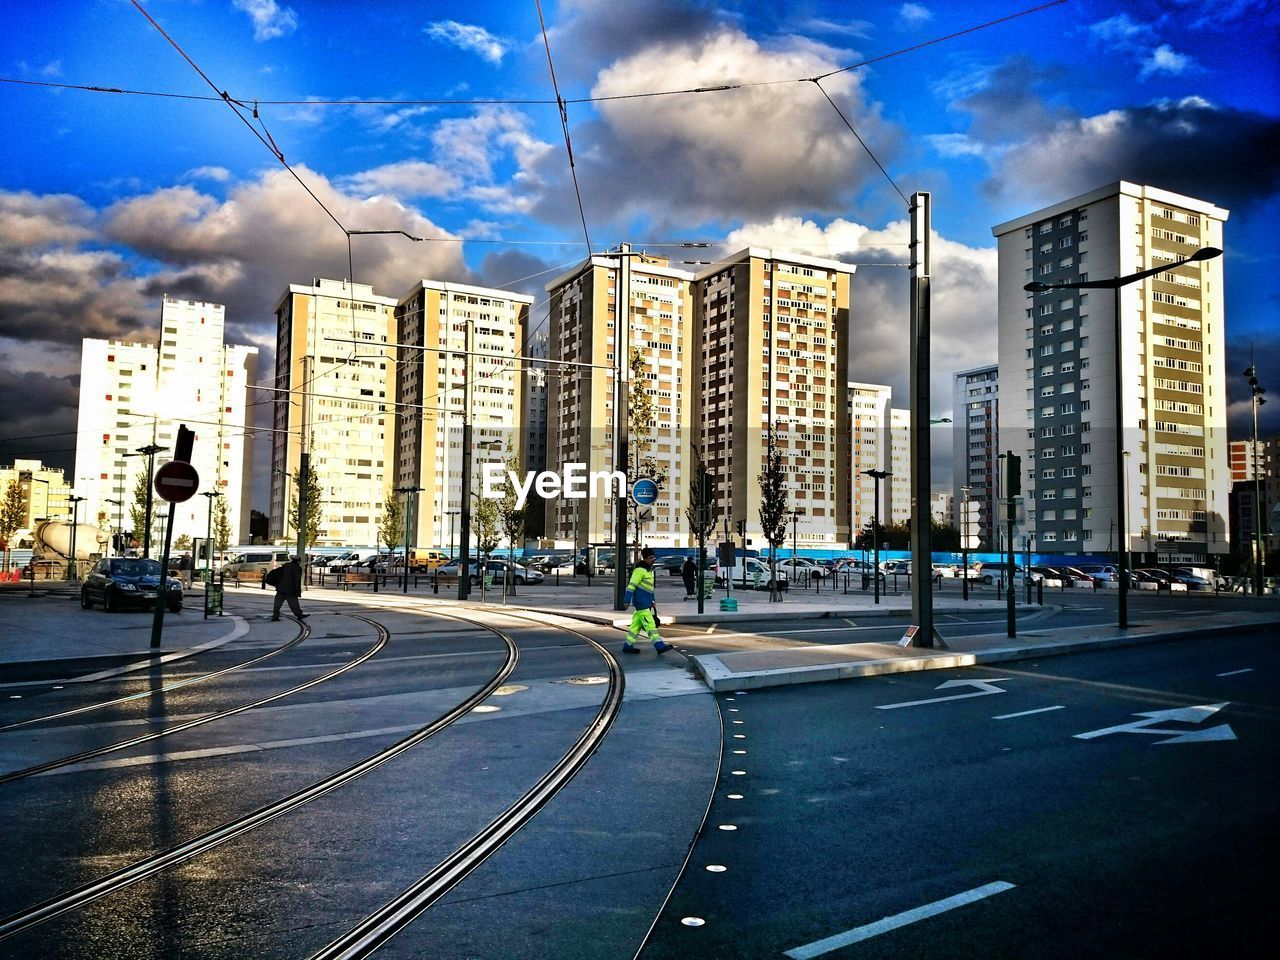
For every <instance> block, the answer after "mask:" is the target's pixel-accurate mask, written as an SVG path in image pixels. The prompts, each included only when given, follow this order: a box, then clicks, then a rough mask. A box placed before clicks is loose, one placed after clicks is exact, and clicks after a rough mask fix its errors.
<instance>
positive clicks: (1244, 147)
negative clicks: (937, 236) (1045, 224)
mask: <svg viewBox="0 0 1280 960" xmlns="http://www.w3.org/2000/svg"><path fill="white" fill-rule="evenodd" d="M1122 179H1123V180H1129V181H1132V182H1136V183H1147V184H1151V185H1153V186H1158V187H1161V188H1163V189H1166V190H1172V191H1175V192H1180V193H1185V194H1188V195H1190V196H1194V197H1200V198H1203V199H1206V200H1209V201H1212V202H1213V203H1216V204H1219V205H1221V206H1224V207H1227V208H1233V207H1243V206H1245V205H1247V204H1249V203H1251V202H1254V201H1256V200H1258V199H1260V198H1263V197H1268V196H1271V195H1272V194H1274V193H1275V192H1276V191H1277V189H1280V120H1277V119H1276V118H1275V117H1269V116H1265V115H1263V114H1260V113H1255V112H1253V111H1248V110H1238V109H1234V108H1231V107H1219V106H1215V105H1213V104H1211V103H1208V102H1207V101H1205V100H1202V99H1200V98H1198V97H1187V98H1185V99H1183V100H1179V101H1176V102H1161V103H1155V104H1149V105H1146V106H1138V107H1128V108H1126V109H1121V110H1113V111H1110V112H1108V113H1104V114H1100V115H1098V116H1094V117H1084V118H1080V119H1075V120H1069V121H1063V122H1061V123H1059V124H1057V126H1055V127H1054V129H1053V130H1052V131H1051V132H1049V133H1048V134H1046V135H1043V136H1040V137H1036V138H1035V139H1032V140H1028V141H1026V142H1024V143H1022V144H1021V145H1019V146H1017V147H1015V148H1013V149H1012V150H1010V151H1009V152H1007V153H1006V154H1004V155H1003V156H1002V158H1001V159H1000V161H999V162H998V163H997V165H996V168H995V171H994V173H993V176H992V177H991V179H990V180H988V181H987V182H986V184H985V185H984V189H985V190H986V191H987V192H988V194H990V195H992V196H1006V195H1013V196H1015V197H1021V196H1028V197H1035V196H1038V195H1039V194H1040V193H1041V192H1043V190H1044V189H1045V188H1044V185H1045V184H1052V189H1053V193H1054V196H1055V197H1061V196H1071V195H1072V194H1077V193H1083V192H1085V191H1088V190H1092V189H1094V188H1096V187H1099V186H1101V185H1103V184H1106V183H1113V182H1115V181H1116V180H1122Z"/></svg>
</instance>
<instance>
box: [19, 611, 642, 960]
mask: <svg viewBox="0 0 1280 960" xmlns="http://www.w3.org/2000/svg"><path fill="white" fill-rule="evenodd" d="M489 612H490V613H491V614H495V615H497V616H500V617H507V618H509V619H513V620H519V621H521V622H525V623H533V624H536V625H537V626H540V627H544V628H551V629H556V630H560V631H562V632H564V633H569V634H572V635H574V636H577V637H579V638H581V639H582V640H584V641H586V643H587V644H588V645H589V646H591V647H592V648H594V649H595V651H596V652H597V653H599V654H600V656H601V657H602V658H603V659H604V661H605V664H606V666H607V668H608V674H609V678H608V679H609V685H608V690H607V691H606V692H605V696H604V698H603V700H602V702H601V705H600V709H599V710H598V711H597V713H596V715H595V717H594V718H593V719H592V720H591V722H590V723H589V724H588V725H587V727H586V729H585V730H584V731H583V732H582V734H581V735H580V736H579V737H578V739H577V740H575V741H574V743H573V744H572V746H570V748H569V749H568V750H567V751H566V752H565V753H564V755H563V756H561V758H560V759H559V760H558V761H557V762H556V763H555V764H554V765H553V766H552V767H551V768H550V769H549V770H548V771H547V772H546V773H544V774H543V775H542V776H541V777H539V778H538V780H537V782H536V783H535V784H534V785H533V787H532V788H530V789H529V790H528V791H526V792H525V793H524V794H523V795H522V796H521V797H520V798H519V799H517V800H516V801H515V803H513V804H511V805H510V806H509V807H507V808H506V809H505V810H504V811H502V813H500V814H499V815H498V816H497V817H495V818H494V819H493V820H491V821H490V822H489V823H488V824H487V825H486V826H485V827H484V828H483V829H481V830H480V831H479V832H478V833H476V834H475V835H474V836H472V837H471V838H470V839H469V840H467V841H466V842H465V843H463V844H462V845H461V846H459V847H458V848H457V849H456V850H454V851H453V853H451V854H449V855H448V856H447V857H446V858H445V859H444V860H443V861H441V862H440V863H439V864H438V865H437V866H435V867H433V868H432V869H431V870H430V871H428V872H427V873H426V874H425V875H424V876H423V877H421V878H420V879H419V880H418V881H416V882H415V883H414V884H413V885H412V886H410V887H408V888H407V889H405V890H404V891H402V892H401V893H400V894H399V895H398V896H396V897H395V898H393V899H392V900H390V901H388V902H387V903H386V904H384V905H383V906H382V907H380V908H379V909H378V910H376V911H374V912H373V913H372V914H370V915H369V916H367V917H366V918H365V919H364V920H362V921H361V922H360V923H358V924H357V925H356V926H354V927H352V928H351V929H350V930H348V931H347V932H346V933H345V934H343V935H342V936H341V937H338V938H337V939H336V940H334V941H332V942H331V943H329V944H328V945H327V946H326V947H324V948H323V949H321V950H320V951H318V952H317V953H315V954H313V955H312V956H311V958H310V960H358V958H363V957H368V956H369V955H370V954H372V953H374V952H375V951H376V950H377V949H378V948H379V947H380V946H382V945H383V944H384V943H386V942H387V941H388V940H390V939H391V938H392V937H394V936H396V934H398V933H400V932H401V931H402V930H404V929H405V928H406V927H407V926H409V924H411V923H412V922H413V921H414V920H415V919H416V918H417V917H419V916H420V915H421V914H422V913H423V912H425V911H426V910H427V909H428V908H429V907H430V906H431V905H432V904H433V903H435V902H436V901H437V900H438V899H439V898H440V897H442V896H444V895H445V894H446V893H448V892H449V891H450V890H451V889H453V888H454V887H455V886H457V885H458V884H459V883H461V882H462V881H463V880H465V879H466V878H467V877H468V876H469V875H470V874H471V873H472V871H474V870H475V869H476V868H477V867H479V866H480V865H481V864H482V863H484V861H485V860H487V859H488V858H489V857H490V856H491V855H492V854H494V853H496V852H497V851H498V849H500V848H501V847H502V845H503V844H505V843H506V842H507V841H508V840H509V839H510V838H511V837H513V836H514V835H515V834H516V833H517V832H518V831H519V830H520V829H521V828H522V827H523V826H524V825H525V824H527V823H528V822H529V821H530V820H532V819H533V817H534V816H536V815H537V813H538V812H539V811H540V810H541V809H542V808H543V807H545V806H546V805H547V804H548V803H549V802H550V801H551V800H552V799H554V797H555V796H556V794H557V793H559V792H560V791H561V790H562V789H563V788H564V787H565V786H567V785H568V784H569V782H570V781H572V779H573V778H574V777H575V776H576V775H577V773H578V772H579V771H580V770H581V769H582V767H583V766H584V765H585V764H586V763H587V761H588V760H589V759H590V758H591V756H592V754H594V753H595V751H596V749H597V748H598V747H599V746H600V744H601V742H602V741H603V740H604V737H605V736H606V735H607V734H608V732H609V729H610V727H611V726H612V725H613V722H614V720H615V719H616V718H617V715H618V711H619V710H620V709H621V706H622V695H623V692H624V689H625V679H624V674H623V672H622V668H621V666H620V665H619V663H618V661H617V659H616V658H615V657H614V656H613V654H612V653H610V652H609V651H608V649H607V648H606V647H605V646H604V645H603V644H601V643H600V642H599V641H597V640H595V639H594V638H592V637H590V636H588V635H587V634H585V633H582V632H581V631H579V630H575V629H573V628H571V627H566V626H563V625H559V624H550V623H548V622H547V621H546V620H545V619H536V618H533V617H524V616H520V615H519V614H516V613H510V612H507V611H489ZM472 622H476V623H479V621H472ZM490 629H493V628H492V627H491V628H490ZM2 933H3V927H0V934H2Z"/></svg>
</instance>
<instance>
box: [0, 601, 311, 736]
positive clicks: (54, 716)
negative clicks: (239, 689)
mask: <svg viewBox="0 0 1280 960" xmlns="http://www.w3.org/2000/svg"><path fill="white" fill-rule="evenodd" d="M300 626H301V627H302V629H301V630H299V631H298V635H297V636H296V637H294V638H293V639H292V640H290V641H289V642H288V643H286V644H284V645H283V646H279V647H276V648H275V649H274V650H270V651H268V652H267V653H264V654H263V655H262V656H260V657H254V658H253V659H252V660H246V661H244V662H243V663H236V664H232V665H231V666H229V667H224V668H223V669H221V670H215V671H214V672H213V673H206V674H202V675H200V676H198V677H188V678H187V679H185V680H178V681H175V682H174V683H167V684H165V685H164V686H161V687H156V688H155V689H152V690H143V691H142V692H141V693H131V694H129V696H127V697H118V698H116V699H115V700H104V701H102V702H101V703H91V704H89V705H88V706H85V707H76V708H74V709H72V710H64V711H62V712H61V713H50V714H48V715H47V716H43V717H32V718H31V719H30V720H19V721H17V722H16V723H6V724H5V725H4V726H0V733H3V732H4V731H6V730H16V729H17V728H18V727H29V726H31V725H32V724H36V723H44V722H45V721H47V720H61V719H63V718H64V717H74V716H77V715H79V714H81V713H89V712H90V711H92V710H101V709H102V708H104V707H113V706H115V705H117V704H120V703H128V702H130V701H131V700H139V699H141V698H142V697H153V696H155V695H156V694H158V693H168V692H170V691H171V690H177V689H179V688H181V687H189V686H191V684H193V683H203V682H204V681H205V680H212V679H213V678H214V677H220V676H222V675H223V674H227V673H231V672H232V671H234V670H242V669H244V668H245V667H251V666H253V665H254V664H255V663H261V662H262V661H263V660H267V659H270V658H271V657H274V656H275V655H276V654H279V653H284V652H285V651H286V650H290V649H292V648H293V647H296V646H297V645H298V644H300V643H301V642H302V641H303V640H305V639H306V638H307V635H308V634H309V633H310V630H309V629H308V628H307V625H306V624H300ZM192 655H193V656H194V655H195V654H192ZM170 662H172V661H170ZM113 679H115V678H113ZM141 679H142V678H141V677H128V678H126V680H125V682H136V681H138V680H141Z"/></svg>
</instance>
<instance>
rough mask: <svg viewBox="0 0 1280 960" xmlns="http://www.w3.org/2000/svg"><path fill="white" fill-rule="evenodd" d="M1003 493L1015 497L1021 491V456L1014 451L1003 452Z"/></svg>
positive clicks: (1008, 496)
mask: <svg viewBox="0 0 1280 960" xmlns="http://www.w3.org/2000/svg"><path fill="white" fill-rule="evenodd" d="M1004 465H1005V482H1004V495H1005V497H1006V498H1011V497H1016V496H1018V495H1019V494H1021V493H1022V458H1021V457H1020V456H1018V455H1017V454H1016V453H1008V454H1005V461H1004Z"/></svg>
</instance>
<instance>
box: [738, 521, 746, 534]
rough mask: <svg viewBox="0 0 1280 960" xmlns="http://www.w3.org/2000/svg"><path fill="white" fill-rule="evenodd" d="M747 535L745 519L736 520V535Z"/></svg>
mask: <svg viewBox="0 0 1280 960" xmlns="http://www.w3.org/2000/svg"><path fill="white" fill-rule="evenodd" d="M746 535H747V521H745V520H739V521H738V536H740V537H745V536H746Z"/></svg>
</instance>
